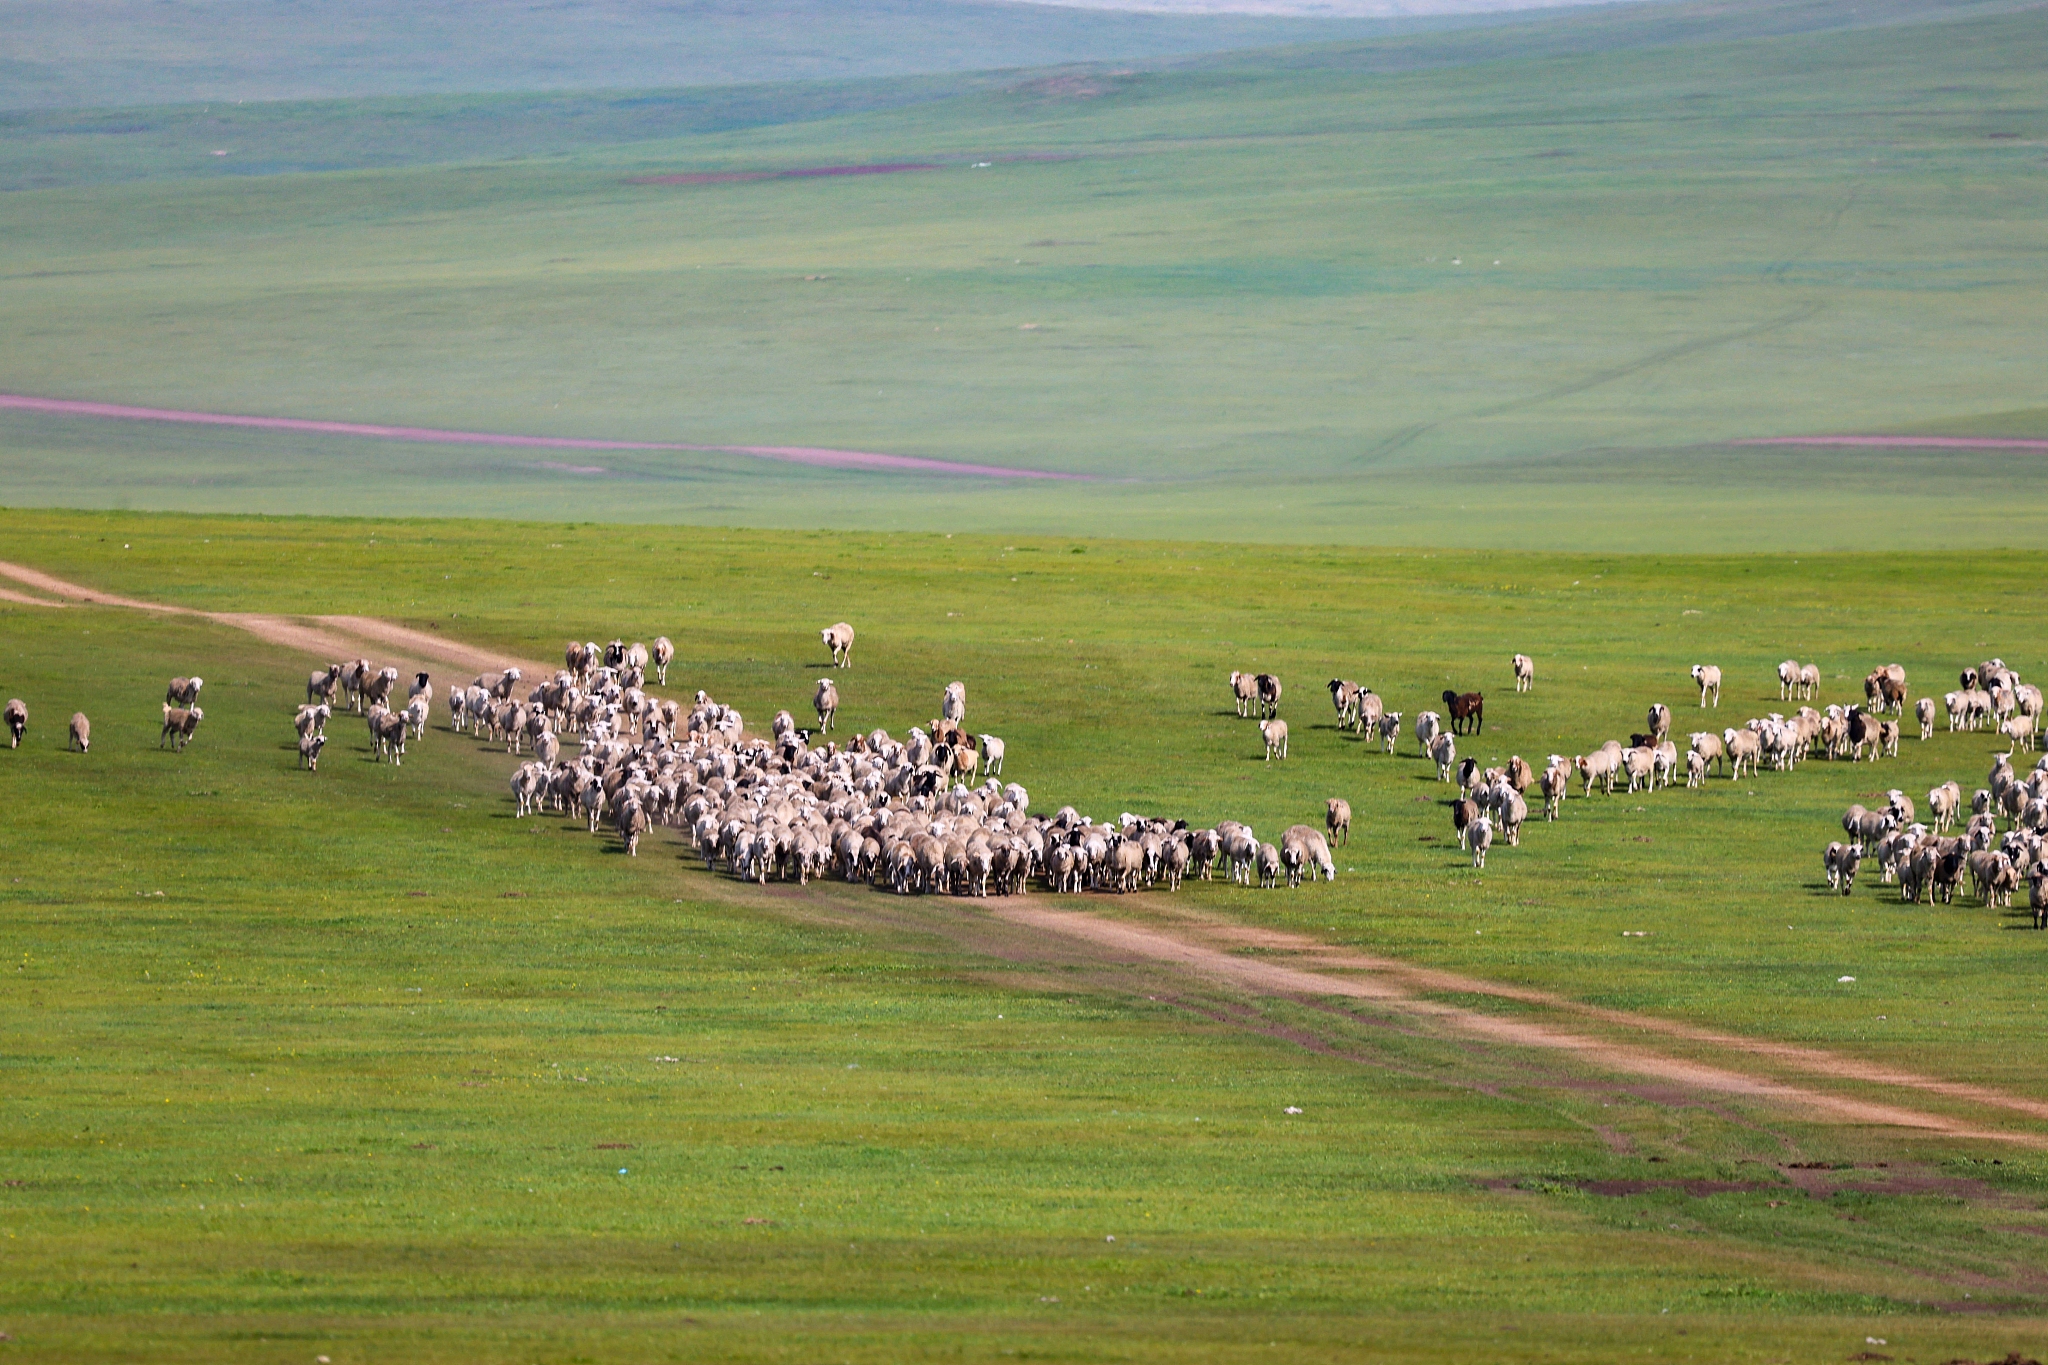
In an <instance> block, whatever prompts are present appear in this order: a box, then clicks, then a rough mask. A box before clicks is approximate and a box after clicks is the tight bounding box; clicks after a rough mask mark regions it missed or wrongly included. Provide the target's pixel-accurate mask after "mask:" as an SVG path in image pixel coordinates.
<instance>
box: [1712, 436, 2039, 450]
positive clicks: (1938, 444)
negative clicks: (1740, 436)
mask: <svg viewBox="0 0 2048 1365" xmlns="http://www.w3.org/2000/svg"><path fill="white" fill-rule="evenodd" d="M1730 444H1732V445H1738V446H1868V447H1872V448H1876V449H1887V448H1888V449H1896V450H2048V441H2037V440H2030V439H2027V438H2025V437H2018V436H1760V437H1756V438H1754V439H1752V440H1747V441H1734V442H1731V443H1730Z"/></svg>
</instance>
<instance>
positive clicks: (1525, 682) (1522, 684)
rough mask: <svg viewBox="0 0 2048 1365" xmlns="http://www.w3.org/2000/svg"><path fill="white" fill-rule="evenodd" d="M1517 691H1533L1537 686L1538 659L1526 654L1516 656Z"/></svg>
mask: <svg viewBox="0 0 2048 1365" xmlns="http://www.w3.org/2000/svg"><path fill="white" fill-rule="evenodd" d="M1514 667H1515V691H1517V692H1531V691H1534V690H1535V687H1536V661H1535V660H1534V659H1532V658H1530V657H1529V656H1528V655H1526V654H1517V655H1516V656H1515V658H1514Z"/></svg>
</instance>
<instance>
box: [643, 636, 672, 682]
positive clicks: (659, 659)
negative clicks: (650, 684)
mask: <svg viewBox="0 0 2048 1365" xmlns="http://www.w3.org/2000/svg"><path fill="white" fill-rule="evenodd" d="M649 654H650V656H651V657H652V658H653V660H654V680H655V682H657V683H659V684H660V685H661V686H663V687H667V686H668V666H669V665H670V664H672V663H674V662H675V660H676V647H675V643H674V642H673V641H671V640H670V639H669V638H668V636H666V635H657V636H655V637H654V646H653V648H652V649H651V650H649Z"/></svg>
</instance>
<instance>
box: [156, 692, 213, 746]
mask: <svg viewBox="0 0 2048 1365" xmlns="http://www.w3.org/2000/svg"><path fill="white" fill-rule="evenodd" d="M205 719H206V713H205V712H204V711H202V710H200V709H199V708H198V707H196V706H193V707H183V706H173V705H171V704H170V703H169V702H165V703H164V728H163V733H161V734H159V735H158V736H157V739H156V747H157V748H159V749H161V748H163V747H164V743H165V741H169V742H170V746H171V749H172V751H173V752H175V753H183V752H184V751H185V746H186V745H187V744H190V743H191V742H192V732H193V731H195V730H197V729H198V728H199V722H200V721H202V720H205Z"/></svg>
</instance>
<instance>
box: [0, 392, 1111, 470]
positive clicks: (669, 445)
mask: <svg viewBox="0 0 2048 1365" xmlns="http://www.w3.org/2000/svg"><path fill="white" fill-rule="evenodd" d="M6 410H12V411H15V412H39V413H45V414H48V415H50V416H54V417H91V418H99V419H102V420H110V421H120V422H181V423H185V424H188V425H196V426H213V427H250V428H254V429H256V430H260V431H297V432H305V433H308V434H311V435H315V436H354V437H361V438H367V439H370V440H377V441H417V442H421V443H423V444H428V445H473V446H501V447H502V446H509V447H513V448H516V449H526V450H678V451H691V452H697V453H709V454H723V455H750V456H753V457H754V458H756V459H761V460H780V461H782V462H784V463H786V464H807V465H818V466H821V467H823V468H827V469H866V470H874V471H879V472H884V473H894V474H943V475H948V476H968V477H972V478H983V479H1059V480H1071V481H1077V482H1088V481H1089V480H1090V476H1089V475H1087V474H1068V473H1063V472H1060V471H1057V470H1051V469H1016V468H1012V467H1009V466H1006V465H986V464H964V463H961V462H958V461H954V460H928V459H925V458H923V457H922V456H918V455H882V454H877V453H875V452H873V451H866V450H833V449H829V448H826V447H822V446H728V445H694V444H686V443H682V442H669V441H604V440H593V439H590V438H587V437H578V436H508V435H504V434H502V433H496V432H487V431H448V430H444V429H441V428H438V427H397V426H383V425H378V424H372V423H366V422H329V421H319V420H314V419H311V418H305V417H255V416H248V415H245V414H241V413H231V412H189V411H186V410H184V409H182V408H139V407H129V406H127V405H126V404H122V403H91V402H82V401H79V400H77V399H71V398H38V397H34V396H32V395H29V394H19V393H0V411H6ZM579 472H582V471H579Z"/></svg>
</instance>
